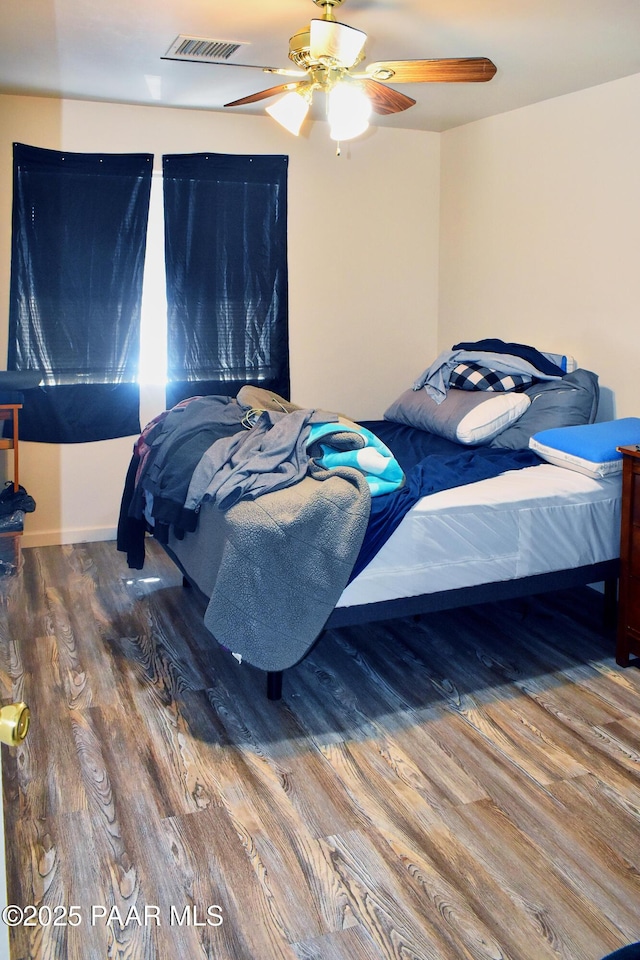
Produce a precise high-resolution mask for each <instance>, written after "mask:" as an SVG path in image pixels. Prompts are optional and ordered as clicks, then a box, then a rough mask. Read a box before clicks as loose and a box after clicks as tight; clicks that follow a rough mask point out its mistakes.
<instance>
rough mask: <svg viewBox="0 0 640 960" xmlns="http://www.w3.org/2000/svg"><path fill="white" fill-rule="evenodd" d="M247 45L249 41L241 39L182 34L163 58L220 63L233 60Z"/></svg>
mask: <svg viewBox="0 0 640 960" xmlns="http://www.w3.org/2000/svg"><path fill="white" fill-rule="evenodd" d="M246 46H248V43H247V42H244V41H241V40H210V39H208V38H207V37H188V36H185V34H180V36H179V37H176V39H175V40H174V41H173V43H172V44H171V46H170V47H169V49H168V50H167V52H166V53H165V55H164V56H163V57H162V58H161V59H162V60H194V61H196V62H197V63H220V62H224V61H226V60H231V58H232V57H233V56H234V54H236V53H237V51H238V50H239V49H240V47H246Z"/></svg>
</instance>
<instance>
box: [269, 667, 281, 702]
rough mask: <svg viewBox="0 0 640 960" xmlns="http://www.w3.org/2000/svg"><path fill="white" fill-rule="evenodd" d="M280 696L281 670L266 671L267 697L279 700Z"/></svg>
mask: <svg viewBox="0 0 640 960" xmlns="http://www.w3.org/2000/svg"><path fill="white" fill-rule="evenodd" d="M281 697H282V670H269V671H268V672H267V699H268V700H280V699H281Z"/></svg>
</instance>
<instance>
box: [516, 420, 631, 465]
mask: <svg viewBox="0 0 640 960" xmlns="http://www.w3.org/2000/svg"><path fill="white" fill-rule="evenodd" d="M633 443H640V418H638V417H624V418H622V419H620V420H607V421H605V422H602V423H584V424H579V425H577V426H573V427H555V428H553V429H551V430H541V431H540V432H539V433H536V434H534V435H533V436H532V437H531V439H530V441H529V446H530V447H531V449H532V450H533V451H534V452H535V453H537V454H538V456H539V457H542V459H543V460H546V461H547V462H548V463H553V464H555V465H556V466H558V467H567V469H569V470H576V471H577V472H578V473H584V474H585V475H586V476H587V477H594V478H596V479H600V478H602V477H608V476H611V475H612V474H615V473H620V471H621V470H622V454H621V453H620V452H619V451H618V447H624V446H627V445H628V444H633Z"/></svg>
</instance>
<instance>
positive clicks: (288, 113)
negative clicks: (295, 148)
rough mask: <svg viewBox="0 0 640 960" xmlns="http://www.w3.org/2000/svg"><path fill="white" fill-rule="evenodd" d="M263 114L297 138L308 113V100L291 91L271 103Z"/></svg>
mask: <svg viewBox="0 0 640 960" xmlns="http://www.w3.org/2000/svg"><path fill="white" fill-rule="evenodd" d="M265 112H266V113H268V114H269V116H270V117H273V119H274V120H277V122H278V123H279V124H280V125H281V126H283V127H284V128H285V130H288V131H289V133H292V134H293V135H294V137H297V136H298V134H299V133H300V127H301V126H302V124H303V123H304V119H305V117H306V115H307V113H308V112H309V100H308V98H307V97H305V96H304V95H303V94H301V93H298V92H297V91H295V90H292V91H291V92H290V93H285V95H284V97H280V99H279V100H276V102H275V103H272V104H271V106H270V107H265Z"/></svg>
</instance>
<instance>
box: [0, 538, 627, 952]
mask: <svg viewBox="0 0 640 960" xmlns="http://www.w3.org/2000/svg"><path fill="white" fill-rule="evenodd" d="M601 603H602V598H601V597H600V596H599V595H598V594H596V593H595V592H594V591H590V590H586V589H584V590H578V591H572V592H567V593H557V594H554V595H549V596H547V597H544V598H532V599H531V600H528V601H518V602H516V601H514V602H508V603H503V604H493V605H490V604H486V605H481V606H476V607H473V608H469V609H467V610H458V611H451V612H446V613H440V614H432V615H430V616H428V617H423V618H420V619H415V620H414V619H410V620H396V621H390V622H388V623H382V624H375V625H367V626H360V627H352V628H345V629H341V630H333V631H329V632H328V633H326V634H325V635H324V636H323V637H322V639H321V640H320V642H319V643H318V644H317V645H316V647H315V648H314V650H313V651H312V653H311V655H310V656H309V657H308V658H307V659H306V660H305V661H303V662H302V663H301V664H300V665H299V666H297V667H296V668H294V669H293V670H291V671H289V672H288V673H287V674H286V675H285V680H284V696H283V699H282V701H280V702H278V703H272V702H269V701H267V700H266V697H265V678H264V674H262V673H259V672H258V671H254V670H253V669H252V668H250V667H247V666H246V665H239V664H238V663H237V662H236V661H235V660H234V659H233V658H232V657H231V656H230V655H229V654H228V653H226V652H225V651H223V650H222V649H220V648H219V647H218V646H217V645H216V643H215V642H214V641H213V640H212V638H211V637H210V635H209V633H208V632H207V631H206V629H205V628H204V626H203V624H202V614H203V610H204V607H203V604H202V602H201V600H200V599H199V598H198V597H197V596H196V595H195V593H194V591H191V590H185V589H183V588H182V585H181V577H180V575H179V573H178V572H177V570H176V569H175V568H174V566H173V564H172V563H171V562H170V561H169V560H168V559H167V558H166V556H165V555H164V553H163V552H162V551H161V550H160V549H159V548H158V547H157V545H156V544H155V543H154V542H153V541H150V542H149V543H148V553H147V562H146V564H145V568H144V570H142V571H130V570H128V569H127V567H126V562H125V558H124V557H123V556H122V555H121V554H118V553H117V552H116V549H115V545H114V544H113V543H94V544H81V545H75V546H64V547H44V548H31V549H26V550H24V551H23V567H22V571H21V573H20V575H19V576H15V577H12V578H10V579H9V580H8V581H7V582H6V583H5V584H4V591H3V594H2V600H1V602H0V683H1V687H0V690H1V693H2V697H3V701H7V700H10V699H11V700H18V699H24V700H25V701H26V702H27V703H28V704H29V706H30V707H31V711H32V726H31V730H30V733H29V735H28V737H27V740H26V741H25V742H24V743H23V744H22V745H21V746H20V747H18V748H11V749H10V748H8V747H6V746H3V747H2V762H3V774H4V803H5V824H6V826H5V830H6V835H7V875H8V899H9V903H12V904H16V905H18V906H20V907H21V908H22V909H23V910H24V911H25V912H24V914H23V916H22V919H23V922H22V923H20V924H18V925H17V926H15V927H13V928H12V929H11V951H12V953H11V956H12V960H26V958H34V960H36V958H37V960H55V958H60V960H108V958H109V960H111V958H122V960H173V958H176V957H180V958H185V960H214V958H215V960H557V958H562V960H599V958H601V957H603V956H604V955H605V954H606V953H608V952H610V951H612V950H614V949H616V948H618V947H620V946H622V945H624V944H627V943H631V942H634V941H637V940H640V670H639V669H638V668H637V666H633V667H630V668H628V669H627V670H623V669H621V668H619V667H617V666H616V664H615V662H614V659H613V641H612V639H611V638H610V637H609V638H607V637H606V636H604V635H603V634H602V632H601V630H600V623H601ZM29 905H33V907H34V908H35V909H32V910H31V911H30V910H29V909H28V906H29ZM72 908H73V909H72ZM27 921H28V922H27Z"/></svg>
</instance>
